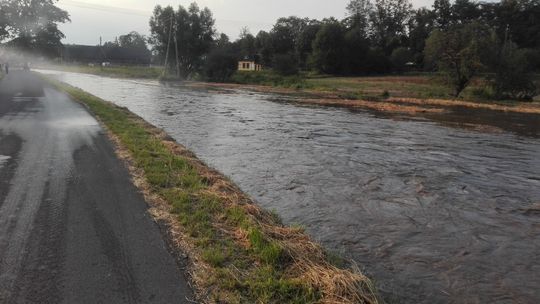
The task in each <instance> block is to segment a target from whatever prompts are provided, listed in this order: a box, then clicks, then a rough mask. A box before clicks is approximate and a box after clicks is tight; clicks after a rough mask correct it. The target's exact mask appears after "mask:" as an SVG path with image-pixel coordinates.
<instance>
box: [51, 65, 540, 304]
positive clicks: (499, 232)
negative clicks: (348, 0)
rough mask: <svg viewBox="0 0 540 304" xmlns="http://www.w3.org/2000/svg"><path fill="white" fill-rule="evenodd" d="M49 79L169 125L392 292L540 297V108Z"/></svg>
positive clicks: (396, 298) (484, 299)
mask: <svg viewBox="0 0 540 304" xmlns="http://www.w3.org/2000/svg"><path fill="white" fill-rule="evenodd" d="M59 76H60V77H61V79H62V80H63V81H65V82H67V83H69V84H72V85H74V86H77V87H80V88H82V89H84V90H86V91H88V92H90V93H92V94H94V95H97V96H99V97H101V98H104V99H106V100H109V101H112V102H115V103H116V104H118V105H121V106H125V107H128V108H129V109H130V110H131V111H133V112H135V113H137V114H138V115H140V116H142V117H143V118H144V119H146V120H147V121H149V122H150V123H152V124H154V125H157V126H159V127H161V128H163V129H165V130H166V131H167V133H169V134H170V135H171V136H172V137H174V138H175V139H176V140H177V141H178V142H179V143H181V144H183V145H185V146H187V147H188V148H189V149H191V150H192V151H194V152H195V153H196V154H197V155H198V156H199V157H200V158H201V159H203V160H204V161H206V162H207V163H208V164H210V165H211V166H213V167H215V168H217V169H218V170H219V171H221V172H223V173H225V174H226V175H228V176H230V177H231V178H232V179H233V180H234V181H235V182H236V183H237V184H238V185H240V187H241V188H242V189H243V190H244V191H246V192H247V193H249V194H250V195H251V196H253V197H254V198H255V199H256V200H257V201H258V202H259V203H260V204H261V205H262V206H263V207H265V208H268V209H274V210H276V211H277V212H278V213H279V214H280V215H281V216H282V217H283V218H284V220H285V221H286V222H287V223H297V224H301V225H304V226H305V227H306V228H307V231H308V232H309V233H310V234H311V235H312V236H313V237H314V238H316V239H318V240H320V241H321V242H323V243H324V244H325V245H326V246H327V247H328V248H331V249H332V250H335V251H338V252H341V253H342V254H344V255H347V256H349V257H351V258H353V259H354V260H355V261H356V262H357V263H358V264H359V265H361V266H362V267H363V268H365V269H364V270H365V272H366V273H368V274H369V275H370V276H371V277H373V278H374V279H375V281H376V283H377V285H378V286H379V287H380V289H381V290H382V293H383V294H384V296H385V298H386V299H387V300H388V301H390V302H399V303H448V302H456V303H518V302H519V303H540V275H539V274H540V139H539V138H538V137H536V136H530V135H531V134H532V135H535V134H537V133H536V132H537V130H538V128H539V127H540V120H538V118H532V119H531V117H528V118H527V119H525V117H524V118H523V123H519V121H520V119H521V118H520V117H517V118H516V117H513V118H512V119H514V120H516V119H517V121H518V123H517V125H518V126H520V128H521V129H522V130H529V131H530V132H524V133H523V134H528V135H529V136H524V135H520V134H521V133H519V134H518V133H515V132H508V131H502V130H498V131H497V132H480V131H475V130H470V129H464V128H453V127H448V126H445V125H443V124H441V123H440V122H436V121H433V120H428V119H421V118H416V119H410V118H403V117H392V116H380V115H376V114H374V113H370V112H362V111H356V112H352V111H349V110H346V109H336V108H321V107H306V106H303V107H300V106H295V105H293V104H287V103H277V102H272V101H269V100H272V99H275V98H276V96H272V95H263V94H253V93H248V92H242V91H236V92H233V93H227V94H223V93H219V92H207V91H196V90H190V89H187V88H184V87H181V86H164V85H161V84H159V83H158V82H154V81H146V80H122V79H114V78H104V77H98V76H91V75H82V74H74V73H60V75H59ZM460 115H475V114H474V113H473V114H471V113H467V112H465V113H463V114H460ZM497 119H498V118H497V116H496V117H495V122H496V123H495V125H497V123H498V122H497V121H496V120H497ZM452 120H456V119H455V117H454V118H453V119H452ZM500 120H501V121H500V124H501V125H504V124H505V117H503V116H502V115H501V119H500ZM458 121H459V117H458ZM527 124H528V125H527ZM531 130H532V131H531Z"/></svg>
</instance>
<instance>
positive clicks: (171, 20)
mask: <svg viewBox="0 0 540 304" xmlns="http://www.w3.org/2000/svg"><path fill="white" fill-rule="evenodd" d="M173 20H174V18H173V16H169V23H170V27H169V41H168V42H167V52H166V53H165V75H167V71H168V69H167V68H168V65H169V50H170V48H171V36H172V29H173Z"/></svg>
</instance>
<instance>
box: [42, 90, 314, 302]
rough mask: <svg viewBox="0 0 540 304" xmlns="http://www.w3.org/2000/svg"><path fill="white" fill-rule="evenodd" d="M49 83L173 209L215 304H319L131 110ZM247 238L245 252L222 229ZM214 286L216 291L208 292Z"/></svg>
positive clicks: (282, 258)
mask: <svg viewBox="0 0 540 304" xmlns="http://www.w3.org/2000/svg"><path fill="white" fill-rule="evenodd" d="M49 81H51V82H52V83H53V84H54V85H55V86H57V87H58V88H60V89H62V90H64V91H65V92H67V93H68V94H69V95H71V96H72V97H73V98H74V99H76V100H78V101H80V102H82V103H84V104H85V105H86V106H87V107H88V108H89V109H90V110H91V111H92V112H93V113H94V114H95V115H96V116H97V117H99V119H100V120H101V121H102V122H103V123H104V124H105V125H106V126H107V128H108V129H109V130H110V131H111V132H112V133H114V134H115V135H116V136H118V138H119V139H120V141H121V143H122V145H123V146H124V147H125V148H126V149H127V150H128V151H129V152H130V154H131V155H132V157H133V160H134V165H135V166H136V167H137V168H139V169H142V170H143V172H144V175H145V177H146V180H147V182H148V183H149V185H150V186H151V191H152V192H153V193H155V194H158V195H159V196H160V197H162V198H163V199H165V200H166V201H167V202H169V203H170V204H171V205H172V206H173V212H174V214H175V215H176V217H177V219H178V221H179V222H180V223H181V225H182V226H183V227H184V228H185V230H186V232H187V233H188V234H189V236H190V238H191V240H192V241H193V242H194V244H195V248H196V250H197V252H199V254H200V256H201V257H202V259H203V260H204V261H205V262H206V263H207V264H208V265H210V267H211V271H209V272H208V273H206V276H207V278H206V284H208V285H209V286H207V287H208V288H209V293H210V294H211V296H212V298H213V299H214V300H216V302H217V301H220V300H224V301H226V302H227V303H315V302H317V300H318V299H319V298H320V293H319V291H317V290H314V289H313V288H311V287H310V286H308V285H306V284H305V283H303V282H301V281H299V280H297V279H294V278H289V276H288V275H287V274H286V273H285V269H286V268H287V266H288V264H287V263H289V262H290V261H289V260H288V259H287V256H286V255H285V254H284V250H283V248H282V247H281V246H280V244H279V243H278V242H276V241H275V240H273V239H272V238H270V237H269V236H267V235H265V233H263V230H262V229H261V227H260V226H259V225H258V223H257V222H255V221H254V220H253V219H252V218H251V217H250V216H248V214H247V213H246V210H245V209H244V208H241V207H239V206H234V207H230V208H229V207H225V204H224V202H222V201H221V200H220V198H219V197H218V196H216V195H214V194H212V193H211V192H210V191H209V189H208V187H209V185H208V184H207V182H206V181H205V179H204V178H203V177H202V176H200V175H199V173H198V171H197V169H196V168H194V167H193V166H192V165H191V164H190V161H189V160H188V159H186V158H185V157H183V156H180V155H177V154H174V153H173V152H172V151H171V150H170V149H169V148H167V147H166V146H165V145H164V144H163V142H162V141H161V140H160V139H159V138H157V137H156V136H155V135H153V134H152V133H151V132H150V131H149V130H147V127H145V125H143V124H141V123H140V121H139V120H137V119H135V118H134V116H133V115H131V114H130V113H129V112H128V111H127V110H125V109H121V108H119V107H116V106H114V105H112V104H110V103H107V102H105V101H103V100H101V99H99V98H97V97H95V96H92V95H90V94H88V93H86V92H84V91H81V90H79V89H76V88H74V87H71V86H69V85H66V84H62V83H59V82H55V81H52V80H49ZM223 226H228V227H233V228H234V227H237V228H238V229H243V230H245V231H247V232H248V240H249V246H248V247H247V248H245V247H243V246H241V245H239V244H238V242H236V241H235V240H234V239H233V238H231V237H230V236H229V235H227V234H225V233H223V231H222V230H221V229H220V227H223ZM210 286H212V287H210Z"/></svg>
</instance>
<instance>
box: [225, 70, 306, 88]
mask: <svg viewBox="0 0 540 304" xmlns="http://www.w3.org/2000/svg"><path fill="white" fill-rule="evenodd" d="M230 82H233V83H238V84H255V85H266V86H274V87H284V88H294V89H303V88H307V87H308V84H307V82H306V80H305V77H304V76H303V75H294V76H281V75H278V74H276V73H274V72H271V71H261V72H240V71H238V72H236V73H234V74H233V76H232V77H231V79H230Z"/></svg>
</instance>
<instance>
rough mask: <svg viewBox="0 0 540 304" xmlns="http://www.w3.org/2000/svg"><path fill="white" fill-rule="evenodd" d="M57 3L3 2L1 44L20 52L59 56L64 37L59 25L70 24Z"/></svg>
mask: <svg viewBox="0 0 540 304" xmlns="http://www.w3.org/2000/svg"><path fill="white" fill-rule="evenodd" d="M56 2H58V0H3V1H2V2H0V42H2V41H6V40H7V42H8V45H10V46H12V47H15V48H17V49H18V50H20V51H25V52H30V53H33V54H41V55H46V56H48V57H54V56H57V55H58V54H59V52H60V49H61V47H62V43H61V40H62V38H64V34H63V33H62V32H61V31H60V30H59V29H58V24H59V23H65V22H67V21H69V15H68V13H67V12H66V11H64V10H62V9H60V8H58V7H57V6H56Z"/></svg>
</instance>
